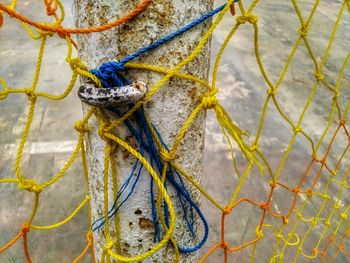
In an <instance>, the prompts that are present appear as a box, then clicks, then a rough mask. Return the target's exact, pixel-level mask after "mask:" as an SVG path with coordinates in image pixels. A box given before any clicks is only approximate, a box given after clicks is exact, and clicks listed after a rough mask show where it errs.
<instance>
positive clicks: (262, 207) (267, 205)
mask: <svg viewBox="0 0 350 263" xmlns="http://www.w3.org/2000/svg"><path fill="white" fill-rule="evenodd" d="M269 207H270V203H262V204H260V208H261V209H264V210H267V209H268V208H269Z"/></svg>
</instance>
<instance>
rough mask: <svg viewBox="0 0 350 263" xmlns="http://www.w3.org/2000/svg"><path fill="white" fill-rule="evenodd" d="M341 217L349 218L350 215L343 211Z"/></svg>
mask: <svg viewBox="0 0 350 263" xmlns="http://www.w3.org/2000/svg"><path fill="white" fill-rule="evenodd" d="M340 217H341V218H342V219H347V218H348V215H347V214H346V213H341V214H340Z"/></svg>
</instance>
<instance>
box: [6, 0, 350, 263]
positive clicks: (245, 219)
mask: <svg viewBox="0 0 350 263" xmlns="http://www.w3.org/2000/svg"><path fill="white" fill-rule="evenodd" d="M7 2H8V1H7ZM7 2H6V1H5V3H7ZM18 2H19V3H18V10H19V11H20V12H23V13H25V14H26V15H28V16H30V17H35V18H36V19H37V20H40V21H42V20H44V19H45V12H44V9H43V4H42V2H41V1H33V0H30V1H18ZM219 2H220V3H222V2H223V1H218V2H217V3H215V4H216V5H219ZM246 2H249V1H244V3H246ZM291 2H292V1H279V2H278V3H277V2H276V1H274V0H266V1H262V2H261V3H260V4H259V5H258V6H257V8H256V11H255V14H256V15H258V16H259V29H260V32H259V39H260V43H259V46H260V51H261V55H262V61H263V63H264V65H265V68H266V71H267V72H268V75H269V76H270V78H271V80H272V82H273V83H275V82H276V81H277V79H278V76H279V75H280V72H281V70H282V67H283V66H284V64H285V63H286V60H287V57H288V55H289V53H290V51H291V49H292V47H293V45H294V43H295V41H296V40H297V38H298V33H297V31H298V29H299V28H300V23H299V21H298V18H297V16H296V14H295V11H294V9H293V6H292V3H291ZM297 2H298V5H299V7H300V9H301V10H302V13H303V15H304V16H306V15H307V14H308V13H309V12H310V10H311V8H312V4H313V3H314V1H311V0H302V1H297ZM63 4H64V6H65V7H66V13H67V14H66V15H67V18H66V22H65V25H66V26H73V19H72V12H71V10H70V8H71V6H72V1H69V0H64V1H63ZM341 4H342V1H340V0H336V1H332V2H329V1H321V3H320V7H319V8H318V9H317V11H316V13H315V19H314V21H313V22H312V24H311V28H310V32H309V39H310V44H311V46H312V49H313V51H314V52H315V57H316V59H317V61H320V60H321V58H322V56H323V54H324V52H325V49H326V47H327V44H328V40H329V37H330V33H331V30H332V27H333V25H334V23H335V20H336V16H337V13H338V11H339V9H340V6H341ZM37 10H43V11H42V12H38V11H37ZM4 18H5V21H4V25H3V26H2V28H0V76H1V77H3V78H4V79H5V80H6V82H7V83H8V85H9V86H10V87H26V86H29V85H30V84H31V80H32V76H33V72H34V66H35V61H36V57H37V50H38V47H39V46H38V45H39V44H38V43H37V41H32V40H31V39H30V38H29V37H28V36H27V35H26V33H25V31H24V30H23V28H22V27H21V25H20V24H19V23H18V22H17V21H15V20H14V19H10V18H9V17H8V16H7V15H5V16H4ZM234 22H235V18H232V17H231V16H227V17H225V19H224V21H223V22H222V24H221V25H220V26H219V28H218V30H217V31H216V32H215V34H214V36H213V39H212V57H213V59H214V58H215V55H216V53H217V51H218V49H219V47H220V43H222V41H223V40H224V38H225V36H226V34H227V33H228V31H229V30H230V27H231V26H232V24H233V23H234ZM348 32H350V10H349V12H348V10H345V11H344V15H343V18H342V20H341V22H340V26H339V30H338V32H337V34H336V36H335V41H334V44H333V46H332V49H331V51H330V54H329V58H328V59H327V60H326V63H325V68H324V74H325V76H326V79H327V81H329V82H330V83H331V84H335V82H336V78H337V76H338V74H339V71H340V68H341V65H342V63H343V61H344V58H345V56H346V55H347V53H348V52H349V46H350V45H349V43H350V34H349V33H348ZM252 40H253V30H252V28H251V26H249V25H244V26H242V27H241V28H240V29H239V31H238V32H237V34H236V35H235V36H234V37H233V39H232V41H231V42H230V45H229V47H228V48H227V50H226V51H225V55H224V56H223V59H222V61H221V64H220V72H219V77H218V84H217V86H218V88H219V89H220V92H219V99H220V102H221V103H222V105H223V106H224V107H225V108H226V110H227V111H228V113H229V114H230V116H231V117H232V119H233V120H234V121H235V122H236V123H237V124H238V125H239V127H241V128H243V129H245V130H249V131H250V132H251V136H250V138H249V139H248V140H249V141H251V140H252V139H253V138H254V136H255V134H256V132H257V128H258V122H259V120H260V118H261V112H262V108H263V103H264V100H265V97H266V91H267V89H268V87H267V85H266V83H265V82H264V80H263V78H262V76H261V73H260V71H259V68H258V66H257V63H256V59H255V56H254V49H253V41H252ZM65 54H66V44H65V42H64V41H62V40H61V39H60V38H57V37H53V38H49V40H48V44H47V48H46V53H45V59H44V64H43V72H42V77H41V78H40V82H39V85H38V86H39V89H40V90H42V91H47V92H53V93H57V94H59V93H60V92H62V91H63V89H64V87H65V86H66V85H67V82H68V79H69V76H70V68H69V66H68V65H67V64H66V63H65V60H64V59H65ZM314 81H315V79H314V67H313V64H312V61H311V60H310V58H309V57H308V54H307V51H306V48H305V45H304V44H301V46H300V48H299V49H298V51H297V53H296V56H295V59H294V60H293V61H292V63H291V65H290V68H289V70H288V72H287V74H286V76H285V80H284V81H283V82H282V84H281V87H280V90H279V91H278V96H277V98H278V101H279V103H280V105H281V108H282V110H283V111H284V112H285V113H286V114H287V115H288V116H289V117H290V118H291V120H292V121H293V123H296V122H297V120H298V117H299V116H300V114H301V109H302V108H303V107H304V104H305V103H306V100H307V97H308V96H309V94H310V92H311V88H312V85H313V83H314ZM349 87H350V69H349V67H347V68H346V70H345V72H344V76H343V78H342V81H341V86H340V90H339V93H340V99H339V102H340V107H341V109H342V111H344V109H345V106H346V104H347V102H348V100H349V95H350V93H349V89H348V88H349ZM332 97H333V95H332V93H331V92H330V91H329V90H327V89H326V87H325V86H324V85H321V86H320V87H319V89H317V91H316V93H315V96H314V99H313V102H312V103H311V105H310V107H309V109H308V111H307V113H306V115H305V120H304V121H303V122H302V125H301V126H302V128H303V129H304V130H305V131H306V133H308V134H309V135H310V137H311V138H312V139H313V140H315V141H316V143H317V141H318V139H319V137H320V135H321V134H322V132H323V130H324V129H325V127H326V124H327V120H328V119H329V114H330V111H331V103H332ZM0 109H1V114H0V129H1V135H2V136H0V178H3V177H13V176H14V169H13V163H14V159H15V155H16V150H17V147H18V143H19V139H20V137H21V134H22V131H23V127H24V124H25V121H26V112H27V111H28V101H27V99H26V97H25V96H22V95H10V96H9V97H8V98H7V99H6V100H4V101H1V103H0ZM81 117H82V109H81V104H80V101H79V99H78V97H77V96H76V88H75V90H74V92H72V94H70V95H69V96H68V97H67V98H66V99H65V100H63V101H60V102H51V101H48V100H45V99H40V100H39V102H38V106H37V109H36V115H35V119H34V123H33V125H32V129H31V133H30V136H29V139H28V144H27V145H26V149H25V153H24V159H23V162H22V164H21V167H22V171H23V173H24V175H25V176H28V177H33V178H34V177H35V178H36V179H37V180H38V181H46V180H47V179H48V178H50V177H51V176H52V175H53V174H55V172H57V171H58V170H59V168H60V167H62V166H63V165H64V163H65V161H66V160H67V158H68V157H69V156H70V154H71V152H72V150H73V149H74V145H75V141H76V139H77V137H78V134H77V133H76V131H75V130H74V129H73V126H74V123H75V121H76V120H78V119H81ZM334 129H335V123H332V126H331V129H330V132H329V135H327V136H326V138H325V142H329V140H330V136H331V134H332V132H334ZM292 134H293V130H292V129H291V127H290V126H289V124H288V123H287V122H286V121H285V120H283V119H282V118H281V116H280V114H279V113H278V112H277V110H276V108H275V107H272V104H271V105H270V106H269V110H268V113H267V117H266V121H265V125H264V129H263V132H262V138H261V140H260V144H259V145H260V149H261V151H262V152H263V153H264V155H265V156H266V158H267V160H268V162H269V163H270V165H271V167H272V171H273V172H274V173H275V172H276V171H277V168H278V166H279V164H280V163H281V160H282V156H283V154H284V153H285V151H286V147H287V145H288V143H289V141H290V139H291V137H292ZM345 146H346V136H345V135H344V134H342V135H341V138H340V139H339V140H337V141H336V146H335V147H334V149H333V150H332V153H331V156H330V158H329V164H330V165H331V166H332V167H334V165H335V163H336V160H337V158H339V155H340V154H341V150H343V149H344V147H345ZM325 147H326V145H324V146H322V147H321V148H320V155H321V153H322V152H323V153H324V151H325ZM236 153H237V151H236ZM310 155H311V148H310V145H309V143H308V142H307V141H306V140H305V139H304V138H303V137H302V136H297V139H296V141H295V142H294V144H293V149H292V151H291V154H290V156H289V158H288V160H287V162H286V164H285V168H284V169H283V170H282V173H281V176H280V181H281V182H283V183H284V184H286V185H289V186H290V187H291V188H292V187H294V186H295V184H296V182H297V181H298V179H300V177H301V176H302V174H303V173H304V171H305V168H306V166H307V164H308V162H309V161H310ZM237 160H238V168H239V171H240V172H241V173H242V172H243V171H244V169H245V168H246V163H245V162H244V160H243V158H242V156H240V155H239V154H237ZM348 163H349V155H348V154H347V155H345V157H344V159H343V166H342V168H341V169H340V170H339V176H340V174H341V173H345V170H346V168H347V164H348ZM314 169H316V167H315V168H314ZM204 171H205V173H204V176H203V178H204V179H203V183H202V185H203V187H204V188H205V189H206V190H207V191H208V192H209V193H210V194H212V195H213V196H214V197H215V198H216V199H217V200H218V201H219V202H220V203H221V204H225V203H227V202H228V200H229V199H230V198H231V196H232V193H233V191H234V189H235V188H236V187H237V185H238V182H239V178H238V177H237V176H236V175H235V173H234V170H233V165H232V161H231V156H230V152H229V148H228V147H227V144H226V143H225V141H224V138H223V136H222V135H221V131H220V128H219V126H218V125H217V123H216V120H215V117H214V115H213V114H212V113H209V114H208V118H207V134H206V149H205V168H204ZM312 171H314V170H312ZM312 174H313V173H312ZM328 176H329V174H326V173H324V174H322V176H321V178H320V180H319V183H318V184H317V185H316V190H317V191H320V192H321V191H323V190H324V186H325V184H326V182H327V180H328ZM339 180H340V179H339ZM269 182H270V177H269V176H268V175H267V173H265V174H263V175H260V174H259V172H258V171H257V170H256V169H255V170H253V171H252V172H251V173H250V174H249V176H248V178H247V181H246V182H245V184H244V186H243V188H242V191H241V192H240V194H239V196H238V197H239V198H240V197H248V198H251V199H253V200H255V201H257V202H263V201H264V200H266V198H267V194H268V190H269ZM308 182H309V181H308ZM338 192H339V185H331V186H330V188H329V191H328V194H329V195H330V196H331V197H332V198H333V200H336V198H337V194H338ZM85 194H86V192H85V182H84V180H83V174H82V169H81V164H80V160H77V161H76V163H75V164H74V165H73V167H72V168H71V169H69V171H68V172H67V174H66V175H65V176H64V177H63V178H62V180H60V181H59V182H57V183H56V184H55V185H54V186H53V187H50V188H48V189H47V190H46V191H45V192H43V193H42V197H41V198H42V200H41V205H40V207H39V212H38V218H37V220H36V221H35V223H36V224H42V225H45V224H50V223H52V222H57V221H59V220H61V219H63V218H65V217H66V215H68V214H69V213H70V212H71V211H72V209H73V208H74V207H75V206H76V205H77V204H78V203H79V202H80V201H81V200H82V199H83V198H84V196H85ZM292 197H293V196H292V194H291V193H289V192H287V191H283V190H282V189H279V190H277V191H276V194H275V195H274V199H273V200H274V202H273V204H274V205H273V206H274V207H273V211H275V212H282V213H286V211H288V208H289V207H290V205H291V202H292ZM0 198H1V202H0V215H1V217H0V246H1V245H2V244H5V243H6V242H7V241H8V240H10V239H11V238H13V236H14V235H15V234H16V233H17V232H18V229H19V226H20V225H21V224H22V223H23V222H24V221H25V220H26V219H27V217H28V214H29V213H30V210H31V207H32V195H31V194H29V193H23V192H21V191H18V189H17V187H16V186H15V185H14V184H2V185H0ZM301 198H303V197H301ZM304 198H305V197H304ZM321 201H322V200H321V199H318V198H317V197H315V198H314V199H313V200H312V201H310V202H309V203H308V208H307V209H306V210H305V216H306V217H307V216H308V215H309V217H311V216H314V215H315V214H316V213H317V211H318V210H319V209H320V206H321ZM341 201H342V203H341V209H342V211H344V210H345V209H346V207H348V205H349V201H350V194H349V191H347V190H344V192H343V195H342V198H341ZM202 209H203V211H204V214H205V215H206V217H207V218H208V220H209V224H210V237H209V240H208V242H207V244H206V245H205V247H204V248H203V249H202V251H201V253H202V254H203V253H204V252H206V251H207V250H208V249H209V248H210V247H211V246H212V245H213V244H214V243H216V242H218V241H219V238H220V220H219V218H220V216H221V214H220V213H219V211H217V209H215V207H214V206H213V205H211V204H210V203H209V202H207V201H206V200H204V199H203V201H202ZM297 209H300V207H298V206H297ZM331 209H332V206H331V205H330V204H329V203H327V204H326V206H325V208H324V210H323V212H322V213H323V215H324V216H327V215H328V216H329V214H330V211H331ZM260 215H261V210H259V209H258V208H256V207H253V206H250V205H245V204H244V205H241V206H239V207H238V208H237V209H236V210H234V213H233V214H232V215H231V216H230V217H229V219H228V220H227V222H226V238H227V241H228V242H229V243H230V245H231V246H238V245H239V244H243V243H245V242H247V241H249V240H251V239H252V238H254V236H255V227H256V226H257V225H258V223H259V222H258V220H259V219H260ZM294 219H295V218H294ZM337 220H338V221H339V219H335V221H332V224H333V223H334V224H336V223H337V222H338V221H337ZM279 222H280V221H278V222H277V220H274V219H271V218H267V223H270V224H275V225H279V224H280V223H279ZM346 227H349V223H348V222H347V223H345V224H343V226H342V229H343V228H344V229H345V228H346ZM88 228H89V225H88V218H87V210H86V209H85V208H84V209H83V210H82V211H81V212H79V214H78V216H77V217H76V218H75V219H74V220H73V221H71V222H70V223H69V224H67V225H65V226H63V227H62V228H60V229H58V230H52V231H48V232H46V231H42V232H40V231H32V232H30V233H29V235H30V243H29V248H30V251H31V254H32V258H33V261H34V262H40V263H41V262H70V260H71V259H72V258H74V257H75V256H77V255H78V254H79V253H80V251H81V250H82V248H83V247H84V246H85V244H86V239H85V233H86V231H87V229H88ZM307 228H308V225H307V224H304V225H302V226H300V228H299V229H298V231H299V232H300V233H301V236H302V234H303V233H304V232H305V231H306V230H307ZM315 229H316V230H313V233H312V235H310V237H309V238H308V239H307V240H306V241H305V245H304V249H305V253H308V254H310V253H312V252H310V251H312V248H313V246H315V242H317V240H318V238H319V236H320V233H322V231H323V229H324V225H322V224H321V223H319V224H318V225H317V227H316V228H315ZM344 229H343V230H344ZM266 233H268V234H266V238H264V239H263V240H262V241H261V242H259V243H258V245H257V247H256V249H257V252H256V255H257V256H256V258H255V259H256V262H269V260H270V257H271V254H272V251H273V249H274V248H275V246H274V244H275V243H276V238H275V237H274V236H273V235H272V234H271V231H267V230H266ZM329 236H330V232H328V231H327V233H326V234H325V237H324V241H323V242H322V243H321V246H320V248H322V247H324V246H325V243H326V242H327V237H329ZM344 245H345V248H346V249H347V251H349V243H348V242H346V243H345V244H344ZM332 249H333V250H332ZM332 249H331V250H330V251H331V252H330V253H334V248H332ZM295 251H296V248H291V249H290V250H287V252H286V255H287V257H286V258H285V262H291V261H292V259H293V258H294V255H295V253H296V252H295ZM250 255H251V248H246V249H243V250H241V251H238V252H235V253H232V254H231V255H230V257H229V262H249V260H250ZM220 260H222V253H221V252H220V251H218V252H216V253H215V254H214V255H213V256H212V257H210V258H209V259H208V262H220ZM305 261H306V259H305V258H303V257H299V258H298V260H297V262H305ZM314 261H319V258H316V259H314V260H311V262H314ZM0 262H25V259H24V255H23V249H22V243H21V242H18V243H16V244H15V245H14V246H13V247H12V248H11V249H9V250H7V251H5V252H4V253H2V254H0ZM82 262H89V256H87V257H85V258H84V259H83V260H82ZM334 262H350V258H348V257H346V255H344V254H340V255H339V256H338V257H337V259H336V260H335V261H334Z"/></svg>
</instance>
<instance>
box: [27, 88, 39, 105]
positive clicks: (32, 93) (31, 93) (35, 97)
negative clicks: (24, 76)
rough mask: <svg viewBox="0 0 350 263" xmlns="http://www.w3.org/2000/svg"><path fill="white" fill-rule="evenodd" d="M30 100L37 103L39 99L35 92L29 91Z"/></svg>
mask: <svg viewBox="0 0 350 263" xmlns="http://www.w3.org/2000/svg"><path fill="white" fill-rule="evenodd" d="M26 94H27V96H28V99H29V101H30V102H32V103H35V102H36V99H37V98H38V96H37V95H36V94H35V93H34V91H32V90H29V91H27V92H26Z"/></svg>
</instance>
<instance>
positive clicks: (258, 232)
mask: <svg viewBox="0 0 350 263" xmlns="http://www.w3.org/2000/svg"><path fill="white" fill-rule="evenodd" d="M255 232H256V236H257V237H258V238H263V237H264V233H263V231H262V228H261V227H260V226H258V227H257V228H256V230H255Z"/></svg>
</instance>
